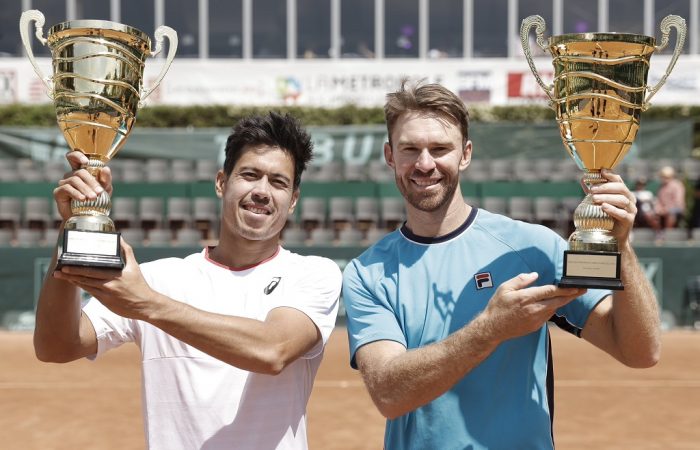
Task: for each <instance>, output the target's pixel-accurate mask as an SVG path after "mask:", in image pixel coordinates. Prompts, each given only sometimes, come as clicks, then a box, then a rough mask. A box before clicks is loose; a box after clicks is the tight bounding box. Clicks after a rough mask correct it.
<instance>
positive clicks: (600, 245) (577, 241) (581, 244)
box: [569, 170, 617, 252]
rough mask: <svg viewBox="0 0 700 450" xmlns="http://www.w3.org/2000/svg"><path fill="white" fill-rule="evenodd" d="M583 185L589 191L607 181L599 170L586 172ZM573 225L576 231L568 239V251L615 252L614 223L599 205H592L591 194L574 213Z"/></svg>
mask: <svg viewBox="0 0 700 450" xmlns="http://www.w3.org/2000/svg"><path fill="white" fill-rule="evenodd" d="M583 183H584V184H585V185H586V186H587V187H588V188H589V189H590V188H591V187H592V186H594V185H597V184H603V183H607V180H606V179H605V178H603V176H602V175H601V173H600V171H599V170H587V171H586V173H585V175H584V176H583ZM574 225H575V226H576V231H575V232H574V233H573V234H572V235H571V237H569V249H570V250H572V251H605V252H617V239H615V237H614V236H613V235H612V229H613V226H614V225H615V221H614V220H613V219H612V217H610V216H609V215H607V214H606V213H605V212H604V211H603V208H602V207H601V206H600V205H596V204H595V203H593V196H592V195H591V194H587V195H586V197H585V198H584V199H583V201H581V203H580V204H579V205H578V207H577V208H576V210H575V211H574Z"/></svg>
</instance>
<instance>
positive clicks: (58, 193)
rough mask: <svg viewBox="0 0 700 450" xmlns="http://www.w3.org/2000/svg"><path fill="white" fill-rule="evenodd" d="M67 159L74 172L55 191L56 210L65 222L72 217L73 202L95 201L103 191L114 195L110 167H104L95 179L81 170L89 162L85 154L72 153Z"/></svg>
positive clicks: (67, 174) (66, 175)
mask: <svg viewBox="0 0 700 450" xmlns="http://www.w3.org/2000/svg"><path fill="white" fill-rule="evenodd" d="M66 159H67V160H68V163H69V164H70V167H71V169H72V170H71V171H70V172H68V173H66V174H65V175H64V177H63V179H62V180H60V181H59V182H58V187H57V188H56V189H54V191H53V198H54V200H55V201H56V208H57V209H58V212H59V214H60V215H61V218H62V219H63V220H64V221H65V220H67V219H68V218H69V217H70V216H71V215H72V213H71V209H70V203H71V201H72V200H78V201H85V200H95V199H97V197H98V196H99V195H100V194H101V193H102V191H107V193H108V194H111V193H112V172H110V170H109V168H108V167H103V168H102V169H101V170H100V173H99V175H98V177H97V179H95V177H93V176H92V175H90V173H89V172H88V171H87V170H85V169H81V167H82V166H83V165H84V164H86V163H87V162H88V158H87V156H85V154H84V153H82V152H79V151H72V152H69V153H68V154H66Z"/></svg>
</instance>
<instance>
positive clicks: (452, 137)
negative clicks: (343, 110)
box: [384, 111, 471, 212]
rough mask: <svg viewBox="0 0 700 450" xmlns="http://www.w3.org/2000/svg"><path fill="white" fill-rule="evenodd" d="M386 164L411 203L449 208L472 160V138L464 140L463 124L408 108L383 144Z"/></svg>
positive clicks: (417, 206) (431, 208)
mask: <svg viewBox="0 0 700 450" xmlns="http://www.w3.org/2000/svg"><path fill="white" fill-rule="evenodd" d="M384 156H385V158H386V161H387V164H389V166H390V167H392V168H393V169H394V173H395V177H396V185H397V186H398V188H399V190H400V191H401V194H402V195H403V197H404V198H405V199H406V201H407V202H408V204H409V208H410V207H413V208H415V209H417V210H420V211H424V212H434V211H437V210H440V209H443V210H444V211H446V210H447V209H448V208H449V205H450V204H451V202H452V201H453V200H455V193H456V192H457V186H458V184H459V173H460V172H461V171H463V170H464V169H466V168H467V166H468V165H469V162H470V160H471V142H470V141H467V143H466V145H464V144H463V139H462V132H461V131H460V128H459V127H458V126H456V125H454V124H453V123H450V122H449V121H447V120H445V119H442V118H440V117H438V116H436V115H434V114H429V113H423V112H415V111H409V112H407V113H405V114H403V115H401V116H400V117H399V118H398V120H397V121H396V123H395V125H394V128H393V130H392V136H391V144H389V143H387V144H384Z"/></svg>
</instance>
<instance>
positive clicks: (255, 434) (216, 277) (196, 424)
mask: <svg viewBox="0 0 700 450" xmlns="http://www.w3.org/2000/svg"><path fill="white" fill-rule="evenodd" d="M311 153H312V144H311V140H310V137H309V135H308V134H307V133H306V132H305V131H304V130H303V129H302V128H301V127H300V126H299V124H298V122H297V121H296V120H294V119H293V118H291V117H290V116H288V115H285V116H282V115H279V114H275V113H270V114H269V115H266V116H258V117H251V118H248V119H244V120H242V121H241V122H240V123H239V124H238V125H237V126H236V127H235V128H234V130H233V133H232V134H231V136H230V137H229V139H228V141H227V144H226V160H225V162H224V168H223V169H222V170H221V171H219V172H218V174H217V176H216V194H217V196H218V197H219V198H220V199H221V200H222V202H221V222H220V230H221V231H220V237H219V242H218V244H217V245H216V246H214V247H209V248H205V249H203V251H202V252H199V253H195V254H193V255H190V256H188V257H186V258H184V259H181V258H166V259H161V260H157V261H153V262H149V263H144V264H138V262H137V261H136V260H135V258H134V254H133V251H132V249H131V247H130V246H129V245H128V244H127V243H126V242H124V241H123V240H122V248H123V255H124V259H125V261H126V265H125V267H124V269H123V270H121V271H117V270H112V269H97V268H85V267H76V266H63V267H62V268H61V269H60V270H53V267H55V258H54V262H53V263H52V264H53V265H52V268H51V270H50V271H49V273H50V274H52V275H50V276H48V277H47V279H46V280H45V282H44V286H43V288H42V291H41V295H40V298H39V304H38V307H37V320H36V329H35V332H34V346H35V351H36V354H37V357H38V358H39V359H40V360H42V361H50V362H68V361H73V360H76V359H79V358H83V357H88V358H96V357H99V356H100V355H101V354H102V353H103V352H105V351H107V350H109V349H110V348H113V347H116V346H118V345H121V344H122V343H125V342H135V343H136V344H137V345H139V347H140V349H141V353H142V370H143V382H144V385H143V413H144V423H145V433H146V441H147V444H148V447H149V448H150V449H168V450H172V449H196V448H206V449H225V448H226V449H230V448H236V449H255V450H258V449H305V448H307V440H306V404H307V402H308V399H309V395H310V393H311V388H312V386H313V381H314V377H315V375H316V371H317V370H318V367H319V364H320V362H321V358H322V356H323V348H324V345H325V343H326V342H327V340H328V337H329V336H330V333H331V331H332V329H333V326H334V323H335V318H336V314H337V309H338V296H339V292H340V285H341V275H340V270H339V269H338V267H337V266H336V265H335V263H334V262H333V261H331V260H329V259H326V258H320V257H315V256H301V255H297V254H294V253H291V252H289V251H288V250H285V249H283V248H282V247H280V232H281V230H282V228H283V227H284V224H285V222H286V220H287V216H288V214H289V213H290V212H292V211H293V210H294V207H295V206H296V203H297V200H298V198H299V194H300V191H299V183H300V180H301V174H302V172H303V170H304V168H305V167H306V164H307V163H308V161H309V160H310V158H311ZM68 160H69V162H70V163H71V166H72V167H73V168H74V169H75V170H74V171H73V172H72V173H71V174H69V175H68V176H67V177H66V178H64V179H63V180H61V181H60V182H59V186H58V187H57V188H56V189H55V190H54V198H55V200H56V205H57V208H58V211H59V212H60V214H61V216H62V217H63V219H64V221H65V220H66V219H68V217H70V215H71V212H70V202H71V200H85V199H95V198H97V197H98V196H99V195H100V193H101V192H102V191H103V190H105V191H107V192H108V193H109V192H111V175H110V173H109V170H108V169H107V170H102V171H101V172H100V174H99V176H98V179H96V178H94V177H93V176H92V175H90V174H89V173H88V172H87V171H86V170H84V169H79V167H80V166H81V164H84V163H85V162H87V159H86V157H85V155H83V154H82V153H80V152H72V153H69V154H68ZM78 288H82V289H84V290H85V291H87V292H88V293H90V294H91V295H92V296H93V298H92V299H91V300H90V301H89V302H88V304H87V305H86V306H85V307H84V308H82V310H81V303H80V296H79V289H78Z"/></svg>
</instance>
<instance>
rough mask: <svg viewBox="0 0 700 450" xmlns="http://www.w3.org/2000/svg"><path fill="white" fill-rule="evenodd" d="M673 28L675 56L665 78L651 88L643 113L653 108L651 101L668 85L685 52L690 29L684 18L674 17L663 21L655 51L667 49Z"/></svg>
mask: <svg viewBox="0 0 700 450" xmlns="http://www.w3.org/2000/svg"><path fill="white" fill-rule="evenodd" d="M672 27H673V28H675V29H676V47H675V48H674V49H673V56H672V57H671V61H670V62H669V63H668V67H667V68H666V73H665V74H664V76H663V77H661V79H660V80H659V82H658V83H656V86H654V87H652V88H649V94H648V95H647V98H646V99H644V104H643V105H642V110H643V111H646V110H647V109H648V108H649V106H651V104H650V103H649V100H651V98H652V97H653V96H654V95H656V93H657V92H658V91H659V89H661V86H663V85H664V83H666V78H668V76H669V75H670V74H671V71H672V70H673V66H675V65H676V61H678V57H679V56H680V55H681V51H683V44H684V43H685V36H686V32H687V30H688V28H687V26H686V24H685V19H684V18H682V17H680V16H674V15H670V16H666V17H664V20H662V21H661V26H660V28H661V44H659V45H657V46H656V47H654V51H657V52H658V51H661V50H663V49H664V48H666V46H667V45H668V35H669V34H670V33H671V28H672Z"/></svg>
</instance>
